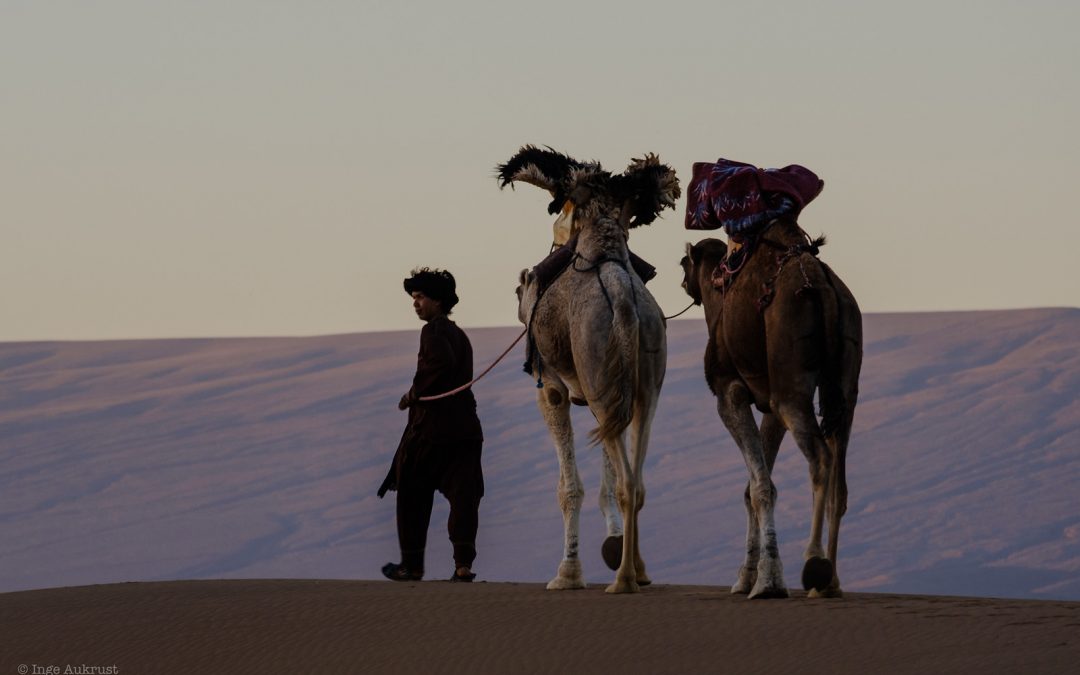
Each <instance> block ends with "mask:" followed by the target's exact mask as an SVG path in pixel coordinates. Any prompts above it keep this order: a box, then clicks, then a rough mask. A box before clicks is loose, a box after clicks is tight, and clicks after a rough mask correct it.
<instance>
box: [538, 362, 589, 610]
mask: <svg viewBox="0 0 1080 675" xmlns="http://www.w3.org/2000/svg"><path fill="white" fill-rule="evenodd" d="M536 402H537V405H538V406H539V408H540V412H541V413H542V414H543V416H544V421H545V422H547V426H548V431H549V432H551V439H552V440H553V441H555V451H556V453H557V454H558V456H559V492H558V495H559V507H560V508H561V509H562V512H563V558H562V562H561V563H559V572H558V574H557V575H556V576H555V578H554V579H552V580H551V581H550V582H548V585H547V587H548V590H550V591H561V590H568V589H575V588H585V577H584V575H583V574H582V570H581V558H580V557H579V556H578V538H579V520H580V515H581V501H582V498H583V497H584V496H585V486H584V485H583V484H582V482H581V477H580V476H579V475H578V470H577V462H576V460H575V458H574V429H573V427H572V426H571V424H570V397H569V393H568V392H567V389H566V387H565V386H564V385H563V384H562V383H561V382H558V381H557V380H556V379H555V378H553V377H549V378H547V379H546V381H545V383H544V388H543V389H541V390H540V391H539V392H537V396H536Z"/></svg>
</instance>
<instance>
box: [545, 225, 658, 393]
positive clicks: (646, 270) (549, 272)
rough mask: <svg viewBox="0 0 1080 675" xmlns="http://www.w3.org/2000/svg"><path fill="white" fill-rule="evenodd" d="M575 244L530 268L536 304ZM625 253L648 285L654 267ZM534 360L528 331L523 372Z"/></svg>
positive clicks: (562, 268)
mask: <svg viewBox="0 0 1080 675" xmlns="http://www.w3.org/2000/svg"><path fill="white" fill-rule="evenodd" d="M577 242H578V238H577V237H573V238H571V239H570V240H569V241H567V242H566V243H565V244H563V245H562V246H560V247H559V248H557V249H555V250H554V251H552V252H551V253H549V254H548V256H547V257H546V258H544V259H543V260H541V261H540V262H539V263H537V264H536V265H535V266H534V267H533V268H532V277H533V280H534V282H535V283H536V284H537V287H536V302H537V303H539V302H540V298H542V297H543V295H544V291H546V290H547V289H548V287H549V286H551V284H553V283H554V282H555V280H556V279H558V278H559V275H561V274H562V273H563V272H565V271H566V269H567V268H568V267H570V265H571V264H573V262H574V258H575V257H576V256H577ZM627 253H629V254H630V267H632V268H633V269H634V272H635V273H636V274H637V275H638V277H640V278H641V281H642V283H646V284H647V283H649V281H651V280H652V279H653V278H654V277H655V276H656V267H654V266H652V265H650V264H649V263H648V262H646V261H645V260H644V259H643V258H641V257H639V256H637V255H635V254H634V252H633V251H631V250H629V249H627ZM535 358H536V344H535V342H534V340H533V338H532V334H531V331H530V335H529V339H528V340H527V341H526V343H525V365H524V367H523V370H524V371H525V372H526V373H529V374H532V372H533V363H534V360H535ZM538 386H542V385H538ZM573 402H574V403H575V404H576V405H585V402H584V401H581V400H574V401H573Z"/></svg>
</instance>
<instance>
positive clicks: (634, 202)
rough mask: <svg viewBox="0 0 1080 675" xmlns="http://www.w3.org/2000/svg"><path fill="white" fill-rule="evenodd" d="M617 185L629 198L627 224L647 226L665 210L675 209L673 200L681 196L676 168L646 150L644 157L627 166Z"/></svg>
mask: <svg viewBox="0 0 1080 675" xmlns="http://www.w3.org/2000/svg"><path fill="white" fill-rule="evenodd" d="M619 178H622V180H621V181H620V183H621V185H620V188H621V189H622V190H623V191H624V192H625V193H626V194H625V196H626V197H627V198H629V199H630V200H631V206H630V209H631V215H632V218H633V219H632V220H631V221H630V225H629V226H630V227H638V226H639V225H648V224H649V223H651V222H653V221H654V220H656V217H657V216H659V215H660V212H661V211H663V210H664V209H674V208H675V200H676V199H678V198H679V197H681V196H682V190H680V189H679V179H678V178H677V177H676V176H675V170H674V169H672V168H671V167H670V166H668V165H667V164H661V163H660V158H659V157H657V156H656V155H654V154H652V153H646V155H645V158H644V159H633V160H631V161H630V165H629V166H627V167H626V171H624V172H623V174H622V176H620V177H619Z"/></svg>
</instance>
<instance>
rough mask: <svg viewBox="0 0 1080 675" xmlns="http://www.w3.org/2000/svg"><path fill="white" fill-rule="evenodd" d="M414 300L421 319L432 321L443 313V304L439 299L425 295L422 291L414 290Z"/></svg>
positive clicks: (415, 308)
mask: <svg viewBox="0 0 1080 675" xmlns="http://www.w3.org/2000/svg"><path fill="white" fill-rule="evenodd" d="M412 301H413V302H412V306H413V309H414V310H415V311H416V316H417V317H418V318H419V319H420V320H421V321H431V320H432V319H434V318H435V317H437V316H439V315H440V314H442V313H443V311H442V305H440V304H439V301H438V300H434V299H432V298H429V297H428V296H426V295H424V293H423V292H422V291H413V293H412Z"/></svg>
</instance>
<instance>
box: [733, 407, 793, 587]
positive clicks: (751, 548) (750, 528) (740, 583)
mask: <svg viewBox="0 0 1080 675" xmlns="http://www.w3.org/2000/svg"><path fill="white" fill-rule="evenodd" d="M785 431H787V430H786V429H785V428H784V424H783V423H782V422H781V421H780V419H779V418H778V417H776V415H773V414H771V413H766V414H765V415H764V416H763V417H762V418H761V444H762V448H763V449H764V451H765V464H766V466H768V468H769V475H770V476H771V475H772V469H773V465H774V464H775V463H776V455H777V453H778V452H779V451H780V443H781V442H782V441H783V440H784V432H785ZM752 483H753V481H747V483H746V491H745V492H744V493H743V503H744V504H745V506H746V558H745V559H744V560H743V564H742V567H740V568H739V577H738V579H736V580H735V584H734V585H732V587H731V592H732V593H735V594H742V595H745V594H747V593H749V592H750V589H752V588H753V587H754V582H756V581H757V565H758V560H759V558H760V557H761V530H760V529H759V528H758V520H757V514H756V512H755V511H754V508H753V507H752V506H751V505H750V486H751V484H752Z"/></svg>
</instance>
